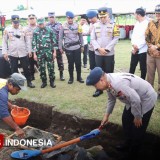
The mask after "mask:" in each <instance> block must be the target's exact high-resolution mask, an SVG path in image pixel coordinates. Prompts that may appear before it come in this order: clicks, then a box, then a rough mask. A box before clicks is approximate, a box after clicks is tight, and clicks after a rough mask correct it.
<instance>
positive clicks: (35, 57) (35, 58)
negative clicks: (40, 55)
mask: <svg viewBox="0 0 160 160" xmlns="http://www.w3.org/2000/svg"><path fill="white" fill-rule="evenodd" d="M33 56H34V57H33V58H34V60H35V61H37V55H36V53H34V55H33Z"/></svg>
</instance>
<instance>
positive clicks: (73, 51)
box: [59, 11, 84, 84]
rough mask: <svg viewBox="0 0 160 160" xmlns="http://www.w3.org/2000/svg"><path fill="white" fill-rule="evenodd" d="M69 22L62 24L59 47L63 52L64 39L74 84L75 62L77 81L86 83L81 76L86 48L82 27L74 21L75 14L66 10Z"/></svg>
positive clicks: (69, 82)
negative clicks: (82, 59) (82, 53)
mask: <svg viewBox="0 0 160 160" xmlns="http://www.w3.org/2000/svg"><path fill="white" fill-rule="evenodd" d="M66 17H67V22H66V23H65V24H64V25H63V26H62V29H61V30H60V32H59V49H60V51H61V52H63V48H62V46H63V40H64V48H65V53H66V56H67V59H68V70H69V76H70V78H69V81H68V84H72V83H73V81H74V78H73V71H74V63H75V66H76V71H77V81H79V82H80V83H84V81H83V79H82V77H81V52H83V51H82V50H84V47H83V37H82V28H81V26H80V25H78V24H77V23H76V22H74V21H73V18H74V14H73V13H72V12H71V11H67V12H66Z"/></svg>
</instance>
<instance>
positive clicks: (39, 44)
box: [32, 18, 57, 88]
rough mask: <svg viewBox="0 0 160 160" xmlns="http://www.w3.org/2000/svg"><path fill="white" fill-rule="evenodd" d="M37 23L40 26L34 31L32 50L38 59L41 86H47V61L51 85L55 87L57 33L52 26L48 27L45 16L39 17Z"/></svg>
mask: <svg viewBox="0 0 160 160" xmlns="http://www.w3.org/2000/svg"><path fill="white" fill-rule="evenodd" d="M37 23H38V27H37V29H36V30H34V32H33V40H32V50H33V52H34V59H35V60H37V61H38V66H39V70H40V77H41V80H42V85H41V88H44V87H46V86H47V76H46V65H45V64H46V62H47V68H48V74H49V79H50V86H51V87H52V88H55V87H56V85H55V84H54V81H55V72H54V58H55V57H56V49H57V46H56V35H55V34H54V32H53V31H52V30H51V29H50V28H48V27H46V25H45V19H44V18H39V19H37Z"/></svg>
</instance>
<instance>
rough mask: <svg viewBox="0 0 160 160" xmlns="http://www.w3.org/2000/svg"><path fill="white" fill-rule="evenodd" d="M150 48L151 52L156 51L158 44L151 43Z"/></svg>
mask: <svg viewBox="0 0 160 160" xmlns="http://www.w3.org/2000/svg"><path fill="white" fill-rule="evenodd" d="M149 49H150V51H151V52H155V51H156V50H157V46H156V45H150V46H149Z"/></svg>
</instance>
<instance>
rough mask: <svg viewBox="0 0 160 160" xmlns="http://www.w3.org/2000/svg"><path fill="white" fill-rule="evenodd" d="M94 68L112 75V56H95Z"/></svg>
mask: <svg viewBox="0 0 160 160" xmlns="http://www.w3.org/2000/svg"><path fill="white" fill-rule="evenodd" d="M95 61H96V66H97V67H101V68H102V70H103V71H104V72H105V73H113V71H114V55H112V56H99V55H95Z"/></svg>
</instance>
